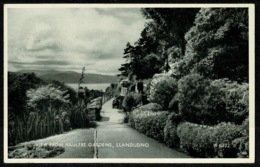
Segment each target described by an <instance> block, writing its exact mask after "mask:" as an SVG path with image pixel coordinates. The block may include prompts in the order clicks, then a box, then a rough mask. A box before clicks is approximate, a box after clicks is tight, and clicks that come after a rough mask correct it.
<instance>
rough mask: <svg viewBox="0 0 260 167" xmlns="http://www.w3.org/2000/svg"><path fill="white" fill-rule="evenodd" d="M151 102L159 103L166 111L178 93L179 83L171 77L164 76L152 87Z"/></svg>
mask: <svg viewBox="0 0 260 167" xmlns="http://www.w3.org/2000/svg"><path fill="white" fill-rule="evenodd" d="M151 86H152V87H151V92H150V93H151V94H150V101H151V102H154V103H159V104H160V105H161V106H162V107H163V109H164V110H166V109H168V106H169V103H170V101H171V100H172V98H173V97H174V95H175V94H176V93H177V81H176V80H175V79H173V78H172V77H170V76H163V77H160V78H159V79H158V81H156V82H153V84H152V85H151Z"/></svg>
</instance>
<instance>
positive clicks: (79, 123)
mask: <svg viewBox="0 0 260 167" xmlns="http://www.w3.org/2000/svg"><path fill="white" fill-rule="evenodd" d="M70 122H71V125H72V127H73V128H85V127H87V126H88V124H89V117H88V109H87V106H85V105H81V104H79V103H78V104H77V105H75V106H73V108H72V109H71V113H70Z"/></svg>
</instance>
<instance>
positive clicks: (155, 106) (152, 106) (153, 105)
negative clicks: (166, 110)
mask: <svg viewBox="0 0 260 167" xmlns="http://www.w3.org/2000/svg"><path fill="white" fill-rule="evenodd" d="M139 109H141V110H147V111H159V110H162V106H161V105H160V104H157V103H149V104H146V105H143V106H141V107H140V108H139Z"/></svg>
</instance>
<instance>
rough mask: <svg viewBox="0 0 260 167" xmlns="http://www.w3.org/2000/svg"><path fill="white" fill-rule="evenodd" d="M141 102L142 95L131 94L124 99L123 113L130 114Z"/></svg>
mask: <svg viewBox="0 0 260 167" xmlns="http://www.w3.org/2000/svg"><path fill="white" fill-rule="evenodd" d="M141 102H142V95H141V94H139V93H135V92H131V93H129V94H127V95H126V96H125V97H124V99H123V102H122V107H123V109H124V111H126V112H130V111H132V109H133V107H136V106H137V105H138V104H140V103H141Z"/></svg>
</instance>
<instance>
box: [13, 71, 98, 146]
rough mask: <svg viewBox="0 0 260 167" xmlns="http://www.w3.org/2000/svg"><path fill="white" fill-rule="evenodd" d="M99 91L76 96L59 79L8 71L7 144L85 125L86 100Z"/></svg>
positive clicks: (96, 94) (14, 143) (86, 121)
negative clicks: (82, 96)
mask: <svg viewBox="0 0 260 167" xmlns="http://www.w3.org/2000/svg"><path fill="white" fill-rule="evenodd" d="M100 94H101V95H102V92H100V91H95V90H90V91H88V93H86V92H85V96H84V97H85V99H79V97H77V96H76V92H75V91H74V90H73V89H71V88H70V87H68V86H66V85H65V84H64V83H61V82H59V81H44V80H42V79H41V78H39V77H37V76H36V75H35V74H34V73H31V74H29V73H28V74H27V73H25V74H16V73H8V145H9V146H11V145H16V144H17V143H20V142H24V141H28V140H32V139H39V138H43V137H47V136H50V135H54V134H57V133H62V132H64V131H68V130H70V129H71V128H79V127H86V126H87V125H88V122H89V121H88V117H87V114H88V110H87V109H86V108H87V105H86V104H87V103H86V101H88V100H91V98H93V97H96V96H100ZM86 96H88V98H90V99H88V100H86V99H87V98H86Z"/></svg>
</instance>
